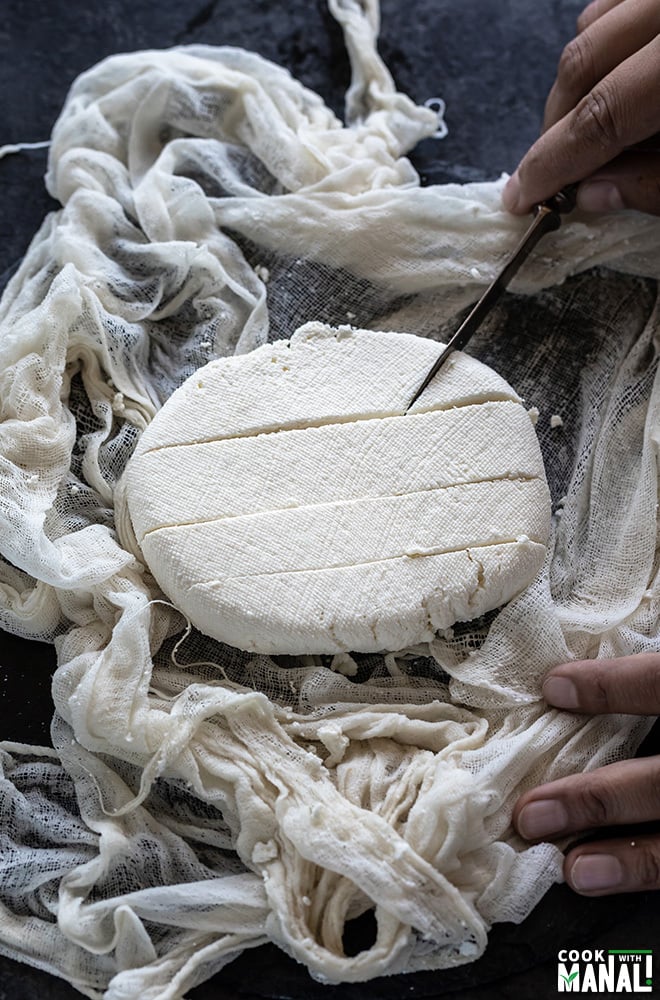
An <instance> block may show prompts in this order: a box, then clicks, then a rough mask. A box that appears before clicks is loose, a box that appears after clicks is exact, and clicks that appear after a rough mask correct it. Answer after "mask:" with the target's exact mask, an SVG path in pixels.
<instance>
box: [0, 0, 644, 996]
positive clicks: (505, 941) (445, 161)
mask: <svg viewBox="0 0 660 1000" xmlns="http://www.w3.org/2000/svg"><path fill="white" fill-rule="evenodd" d="M581 8H582V3H581V0H546V2H544V3H539V2H537V0H498V2H496V0H405V2H403V0H382V30H381V44H380V49H381V52H382V54H383V56H384V58H385V60H386V62H387V64H388V66H389V68H390V70H391V71H392V73H393V75H394V77H395V79H396V82H397V84H398V86H399V87H400V89H402V90H403V91H405V92H406V93H408V94H409V95H410V96H411V97H413V98H414V99H416V100H418V101H424V100H426V99H427V98H430V97H437V96H442V97H443V98H444V99H445V100H446V102H447V115H446V120H447V123H448V125H449V129H450V131H449V136H448V137H447V138H446V139H445V140H443V141H441V142H438V141H436V140H426V141H425V142H424V143H422V144H421V145H420V147H418V149H417V150H416V151H415V153H414V155H413V157H412V158H413V161H414V163H415V165H416V166H417V168H418V170H419V171H420V174H421V176H422V180H423V182H424V183H438V182H443V181H447V180H456V181H468V180H483V179H492V178H496V177H498V176H499V174H500V173H501V172H502V171H509V172H510V171H511V170H513V168H514V167H515V166H516V164H517V162H518V160H519V159H520V157H521V156H522V154H523V153H524V152H525V150H526V149H527V148H528V146H529V145H530V144H531V142H532V141H533V140H534V137H535V136H536V134H537V131H538V125H539V122H540V119H541V115H542V110H543V103H544V99H545V95H546V93H547V91H548V89H549V87H550V84H551V83H552V80H553V77H554V71H555V66H556V63H557V59H558V57H559V54H560V52H561V49H562V46H563V45H564V44H565V43H566V41H568V40H569V39H570V38H571V37H572V35H573V33H574V27H575V20H576V17H577V15H578V13H579V12H580V10H581ZM192 42H204V43H209V44H222V45H238V46H242V47H245V48H249V49H253V50H255V51H257V52H259V53H261V54H262V55H264V56H266V57H267V58H269V59H272V60H274V61H275V62H278V63H280V64H282V65H284V66H286V67H288V68H289V69H290V70H291V72H292V73H293V74H294V75H295V76H296V77H297V78H298V79H300V80H301V81H302V82H303V83H304V84H306V85H307V86H308V87H311V88H312V89H314V90H316V91H318V92H319V93H320V94H321V95H322V97H323V98H324V99H325V100H326V102H327V103H328V104H329V105H330V106H331V107H332V108H333V109H334V110H335V112H337V113H338V114H339V115H341V114H342V108H343V95H344V91H345V88H346V85H347V82H348V62H347V58H346V56H345V53H344V49H343V44H342V38H341V32H340V30H339V29H338V27H337V25H336V24H335V22H334V20H333V19H332V17H331V16H330V15H329V14H328V12H327V10H326V7H325V2H324V0H276V2H269V0H249V2H244V3H231V2H230V0H214V2H213V0H212V2H204V0H188V2H186V3H173V2H167V0H103V2H102V3H99V2H93V3H91V4H89V5H83V4H82V3H80V2H71V0H69V2H65V0H5V3H4V4H3V6H2V17H1V19H0V107H1V108H2V115H1V117H0V145H1V144H3V143H10V142H20V141H36V140H41V139H47V138H48V137H49V134H50V130H51V127H52V124H53V121H54V120H55V118H56V116H57V113H58V111H59V109H60V107H61V105H62V102H63V100H64V97H65V94H66V92H67V89H68V87H69V85H70V83H71V82H72V81H73V79H74V78H75V77H76V76H77V75H78V74H79V73H80V72H81V71H82V70H84V69H86V68H87V67H89V66H91V65H93V64H94V63H96V62H98V61H99V60H100V59H101V58H103V57H104V56H106V55H109V54H111V53H115V52H122V51H128V50H133V49H141V48H166V47H169V46H172V45H176V44H187V43H192ZM45 163H46V151H45V150H41V151H32V152H25V153H21V154H19V155H15V156H10V157H8V158H6V159H4V160H0V287H3V286H4V284H5V283H6V280H7V279H8V277H9V276H10V274H11V273H12V272H13V270H14V268H15V267H16V265H17V264H18V262H19V260H20V258H21V255H22V254H23V253H24V252H25V249H26V248H27V246H28V243H29V241H30V239H31V236H32V234H33V233H34V231H35V230H36V228H37V226H38V225H39V223H40V222H41V220H42V218H43V216H44V214H45V213H46V212H47V211H48V210H50V209H51V208H55V207H57V206H56V205H55V203H54V202H52V201H51V200H50V199H49V197H48V195H47V194H46V192H45V189H44V186H43V173H44V170H45ZM53 667H54V656H53V653H52V650H51V649H50V648H49V647H47V646H44V645H42V644H37V643H28V642H24V641H22V640H20V639H17V638H16V637H13V636H7V635H5V634H2V633H0V706H1V708H2V731H1V735H2V738H4V739H9V740H16V741H24V742H34V743H46V742H48V740H49V737H48V727H49V722H50V716H51V702H50V685H49V681H50V674H51V672H52V669H53ZM657 743H658V738H657V727H656V736H655V739H654V740H650V741H649V742H648V743H647V744H646V752H657ZM659 903H660V899H659V898H658V894H640V895H629V896H619V897H611V898H603V899H599V900H588V899H582V898H580V897H578V896H576V895H575V894H573V893H571V892H570V891H569V890H568V889H567V888H566V887H565V886H556V887H555V888H554V889H553V890H552V891H551V892H550V893H548V894H547V895H546V897H545V898H544V900H543V901H542V903H541V904H540V905H539V906H538V907H537V908H536V910H535V911H534V912H533V913H532V914H531V915H530V917H529V918H528V919H527V920H526V921H525V923H524V924H522V925H521V926H520V927H514V926H513V925H500V926H497V927H495V928H494V930H493V932H492V935H491V939H490V944H489V947H488V950H487V952H486V954H485V956H484V957H483V958H482V959H481V960H480V961H478V962H476V963H473V964H472V965H470V966H466V967H463V968H461V969H458V970H454V971H451V972H446V973H443V972H439V973H425V974H415V975H411V976H407V977H393V978H391V979H385V980H382V979H381V980H377V981H374V982H372V983H367V984H359V985H346V986H342V987H322V986H319V985H318V984H316V983H314V982H312V981H311V980H310V979H309V977H308V975H307V973H306V971H305V970H304V969H303V968H302V967H301V966H298V965H296V964H295V963H294V962H292V961H291V960H289V959H287V958H286V957H285V956H284V955H282V953H281V952H279V951H278V950H277V949H276V948H274V947H264V948H260V949H258V950H257V951H255V952H248V953H246V954H245V955H244V956H242V957H241V958H240V959H238V960H237V961H236V962H234V963H233V964H231V965H230V966H228V967H227V968H226V969H225V970H223V971H222V972H221V973H220V974H219V975H217V976H216V977H214V978H213V979H212V980H210V981H209V982H208V983H206V984H203V985H202V986H200V987H198V988H197V989H195V990H193V991H192V992H191V994H190V996H191V1000H193V998H194V1000H210V998H212V997H213V998H220V1000H239V998H240V1000H256V998H257V997H268V998H295V1000H321V998H323V1000H399V998H403V997H411V998H421V997H425V998H430V997H440V996H442V997H444V998H448V1000H451V998H457V1000H458V998H460V1000H503V998H509V997H514V996H515V997H520V998H523V1000H527V998H531V997H534V998H538V1000H545V998H550V997H553V998H554V997H555V996H556V993H557V989H556V952H557V950H558V949H559V948H563V947H580V946H582V947H590V948H593V947H599V948H608V947H610V948H652V947H653V946H654V945H655V946H656V951H658V950H659V948H658V946H659V943H660V905H659ZM369 934H370V927H369V924H368V921H362V923H361V924H359V925H358V926H356V927H355V928H354V929H353V931H352V933H351V935H350V947H351V948H352V949H353V951H356V950H359V949H360V946H361V945H362V946H364V945H365V944H368V943H369ZM658 958H659V955H658V954H656V982H657V981H659V980H660V967H658V964H657V963H658ZM79 996H80V994H79V993H77V991H75V990H74V989H73V988H72V987H70V986H68V985H67V984H66V983H64V982H61V981H60V980H57V979H54V978H52V977H51V976H48V975H46V974H45V973H43V972H40V971H37V970H34V969H31V968H28V967H26V966H21V965H18V964H16V963H14V962H11V961H9V960H6V959H0V1000H31V998H36V997H39V998H43V1000H67V998H70V1000H72V998H74V997H79Z"/></svg>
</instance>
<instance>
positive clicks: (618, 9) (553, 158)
mask: <svg viewBox="0 0 660 1000" xmlns="http://www.w3.org/2000/svg"><path fill="white" fill-rule="evenodd" d="M659 130H660V4H659V3H658V0H594V2H593V3H590V4H589V6H588V7H587V8H586V9H585V10H584V11H583V12H582V14H581V15H580V17H579V19H578V35H577V37H576V38H574V39H573V41H572V42H570V43H569V45H567V46H566V48H565V49H564V52H563V54H562V57H561V59H560V62H559V69H558V73H557V80H556V81H555V84H554V86H553V87H552V90H551V91H550V95H549V97H548V100H547V104H546V108H545V119H544V123H543V134H542V135H541V138H540V139H539V140H538V141H537V142H536V143H534V145H533V146H532V148H531V149H530V150H529V152H528V153H527V154H526V156H525V157H524V158H523V160H522V162H521V163H520V165H519V167H518V169H517V170H516V172H515V173H514V174H513V176H512V177H511V179H510V180H509V182H508V184H507V186H506V187H505V189H504V193H503V197H502V200H503V202H504V205H505V207H506V208H507V209H508V210H509V211H510V212H514V213H516V214H519V215H523V214H525V213H526V212H529V211H530V209H531V208H532V206H533V205H535V204H537V203H538V202H540V201H543V200H545V199H546V198H550V197H552V195H554V194H556V193H557V192H558V191H559V190H560V189H561V188H563V187H565V185H567V184H572V183H575V182H578V181H582V182H583V183H581V184H580V187H579V188H578V195H577V204H578V208H581V209H583V210H584V211H587V212H605V211H612V210H616V209H620V208H635V209H638V210H639V211H642V212H650V213H652V214H654V215H660V142H659V141H658V138H657V136H656V133H657V132H658V131H659ZM649 140H650V141H649ZM645 141H646V144H647V145H648V146H649V147H653V149H654V151H653V152H651V151H644V145H645ZM631 147H635V149H634V150H633V149H631Z"/></svg>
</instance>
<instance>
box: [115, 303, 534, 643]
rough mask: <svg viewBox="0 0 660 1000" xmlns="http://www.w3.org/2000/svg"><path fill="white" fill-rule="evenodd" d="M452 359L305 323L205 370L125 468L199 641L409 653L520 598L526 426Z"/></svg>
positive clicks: (495, 381) (148, 548)
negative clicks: (430, 376)
mask: <svg viewBox="0 0 660 1000" xmlns="http://www.w3.org/2000/svg"><path fill="white" fill-rule="evenodd" d="M441 349H442V345H440V344H437V343H435V342H433V341H428V340H424V339H422V338H420V337H415V336H412V335H410V334H400V333H382V332H373V331H367V330H355V329H352V328H351V327H345V328H339V329H333V328H330V327H326V326H323V325H321V324H318V323H310V324H307V325H306V326H304V327H302V328H301V329H299V330H298V331H297V332H296V333H295V334H294V335H293V336H292V337H291V339H290V340H283V341H278V342H277V343H274V344H267V345H265V346H263V347H260V348H258V349H257V350H255V351H253V352H252V353H250V354H245V355H238V356H234V357H231V358H223V359H218V360H215V361H212V362H211V363H210V364H208V365H206V366H205V367H204V368H201V369H200V370H199V371H198V372H197V373H196V374H195V375H194V376H192V377H191V378H190V379H188V380H187V382H185V383H184V384H183V385H182V386H181V387H180V388H179V389H178V390H177V391H176V392H175V393H174V394H173V395H172V397H171V398H170V399H169V400H168V402H167V403H166V404H165V406H164V407H163V408H162V410H161V411H160V412H159V413H158V414H157V416H156V417H155V419H154V420H153V422H152V423H151V424H150V426H149V427H148V428H147V430H146V431H145V432H144V434H143V435H142V437H141V439H140V442H139V444H138V447H137V449H136V451H135V454H134V455H133V457H132V459H131V461H130V462H129V464H128V467H127V470H126V496H127V502H128V508H129V511H130V515H131V520H132V523H133V527H134V530H135V533H136V537H137V540H138V543H139V545H140V547H141V549H142V552H143V555H144V558H145V561H146V563H147V564H148V566H149V569H150V570H151V572H152V574H153V575H154V577H155V578H156V580H157V582H158V584H159V585H160V587H161V588H162V590H163V591H164V593H165V594H166V595H167V596H168V597H169V599H170V600H171V601H172V602H173V603H174V604H175V605H176V606H177V607H178V608H179V609H180V610H181V611H182V612H184V613H185V614H186V615H187V616H188V617H189V618H190V620H191V622H192V623H193V624H194V625H195V626H196V627H197V628H198V629H200V630H201V631H202V632H205V633H206V634H208V635H211V636H213V637H214V638H216V639H219V640H221V641H223V642H226V643H229V644H231V645H233V646H237V647H239V648H241V649H246V650H251V651H255V652H262V653H272V654H276V653H291V654H295V653H338V652H344V651H359V652H375V651H382V650H399V649H403V648H405V647H407V646H411V645H415V644H416V643H419V642H423V641H427V640H430V639H432V638H433V636H434V634H435V632H436V631H437V630H438V629H440V628H447V627H449V626H450V625H452V624H453V623H454V622H456V621H463V620H469V619H472V618H475V617H478V616H479V615H481V614H483V613H484V612H486V611H489V610H491V609H492V608H495V607H498V606H499V605H501V604H504V603H505V602H507V601H509V600H510V599H511V598H512V597H513V596H514V595H515V594H517V593H518V592H519V591H521V590H522V589H524V588H525V587H526V586H527V585H528V584H529V583H530V582H531V581H532V580H533V579H534V577H535V576H536V574H537V573H538V571H539V569H540V567H541V564H542V562H543V559H544V555H545V546H546V541H547V537H548V532H549V527H550V499H549V493H548V487H547V483H546V479H545V473H544V469H543V461H542V458H541V453H540V449H539V445H538V441H537V439H536V434H535V432H534V429H533V427H532V423H531V421H530V418H529V415H528V413H527V412H526V411H525V409H524V407H523V405H522V402H521V400H520V399H519V397H518V396H517V395H516V393H515V392H514V390H513V389H512V388H511V387H510V386H509V385H508V384H507V383H506V382H505V381H504V380H503V379H502V378H500V376H499V375H497V373H496V372H494V371H493V370H492V369H490V368H488V367H486V366H485V365H482V364H481V363H479V362H478V361H476V360H474V359H473V358H471V357H469V356H468V355H465V354H462V353H460V352H457V353H455V354H454V355H453V356H452V357H451V358H450V360H449V362H448V363H447V364H446V365H445V366H444V367H443V369H442V370H441V372H440V373H439V374H438V376H437V377H436V378H435V379H434V381H433V382H432V383H431V385H430V386H429V387H428V389H427V390H426V391H425V392H424V393H423V395H422V396H421V397H420V399H419V400H418V401H417V403H416V404H415V406H414V407H413V408H412V409H411V410H410V412H409V413H407V414H406V413H405V407H406V405H407V403H408V400H409V399H410V398H411V396H412V395H413V392H414V390H415V389H416V388H417V386H418V385H419V383H420V381H421V380H422V378H423V376H424V374H425V373H426V371H427V370H428V368H429V367H430V366H431V364H432V363H433V361H434V360H435V358H436V357H437V356H438V353H439V351H440V350H441Z"/></svg>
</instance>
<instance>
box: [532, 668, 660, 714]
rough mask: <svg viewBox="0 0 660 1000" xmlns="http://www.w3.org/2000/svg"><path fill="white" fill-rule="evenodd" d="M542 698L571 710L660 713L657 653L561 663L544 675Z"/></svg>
mask: <svg viewBox="0 0 660 1000" xmlns="http://www.w3.org/2000/svg"><path fill="white" fill-rule="evenodd" d="M543 697H544V698H545V700H546V701H547V702H548V703H549V704H550V705H554V706H555V708H565V709H568V710H569V711H571V712H593V713H597V714H599V715H600V714H604V713H607V712H625V713H626V714H629V715H660V655H658V654H656V653H640V654H638V655H637V656H622V657H620V658H619V659H616V660H575V661H574V662H573V663H562V664H561V666H559V667H554V669H553V670H551V671H550V673H549V674H547V675H546V677H545V680H544V681H543Z"/></svg>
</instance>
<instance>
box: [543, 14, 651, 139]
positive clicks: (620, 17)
mask: <svg viewBox="0 0 660 1000" xmlns="http://www.w3.org/2000/svg"><path fill="white" fill-rule="evenodd" d="M658 32H660V4H658V2H657V0H628V3H626V4H619V5H618V6H616V7H614V8H613V9H612V10H611V11H610V12H609V13H607V14H606V15H605V16H603V17H599V18H598V19H597V20H595V21H594V22H593V23H592V24H591V25H590V26H589V27H588V28H586V29H585V30H584V31H582V32H581V33H580V34H579V35H577V36H576V37H575V38H574V39H573V40H572V41H571V42H569V43H568V45H567V46H566V48H565V49H564V51H563V52H562V55H561V59H560V60H559V67H558V70H557V80H556V81H555V84H554V86H553V87H552V90H551V91H550V94H549V96H548V100H547V102H546V106H545V118H544V122H543V128H544V130H547V129H548V128H550V127H551V126H552V125H554V124H555V122H558V121H559V120H560V119H561V118H563V117H564V115H566V114H568V113H569V111H571V110H572V109H573V108H574V107H575V106H576V104H577V103H578V101H580V100H581V99H582V98H583V97H584V96H585V95H586V94H588V93H589V91H590V90H591V88H592V87H594V86H595V85H596V84H597V83H598V82H599V80H602V79H603V77H605V76H607V74H608V73H610V72H611V71H612V70H613V69H615V68H616V67H617V66H618V65H619V64H620V63H622V62H623V61H624V60H625V59H628V58H629V57H630V56H632V55H634V54H635V53H636V52H638V51H639V50H640V49H642V48H643V47H644V46H645V45H647V44H648V43H649V42H650V41H652V39H653V38H655V36H656V35H657V34H658Z"/></svg>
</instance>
